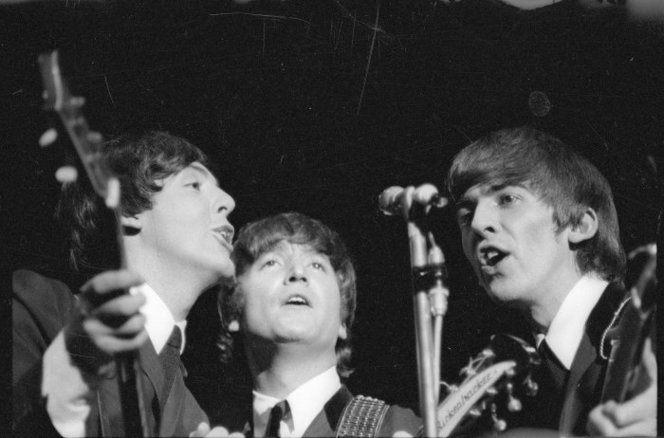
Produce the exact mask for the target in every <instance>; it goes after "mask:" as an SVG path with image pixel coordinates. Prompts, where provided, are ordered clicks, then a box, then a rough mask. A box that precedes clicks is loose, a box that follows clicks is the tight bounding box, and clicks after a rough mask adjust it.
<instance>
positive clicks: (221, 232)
mask: <svg viewBox="0 0 664 438" xmlns="http://www.w3.org/2000/svg"><path fill="white" fill-rule="evenodd" d="M214 231H215V232H216V233H217V234H218V235H219V236H220V237H221V238H222V239H224V240H225V241H226V242H228V243H231V239H232V235H231V233H230V232H229V231H228V230H226V229H225V228H217V229H216V230H214Z"/></svg>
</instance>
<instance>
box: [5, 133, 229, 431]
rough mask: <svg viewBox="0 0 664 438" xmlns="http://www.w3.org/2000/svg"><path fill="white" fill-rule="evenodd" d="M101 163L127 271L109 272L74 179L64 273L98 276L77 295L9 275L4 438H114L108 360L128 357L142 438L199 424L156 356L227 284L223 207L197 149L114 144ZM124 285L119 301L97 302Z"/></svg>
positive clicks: (26, 275)
mask: <svg viewBox="0 0 664 438" xmlns="http://www.w3.org/2000/svg"><path fill="white" fill-rule="evenodd" d="M102 155H103V157H104V159H105V161H106V163H107V165H108V167H109V168H110V169H111V171H112V172H113V173H114V174H115V176H117V178H118V179H119V181H120V185H121V200H120V205H121V212H122V216H121V226H122V230H123V232H122V236H121V239H122V245H123V246H124V248H125V256H126V263H127V267H128V270H121V271H109V270H110V269H115V268H117V264H114V263H115V262H116V261H117V259H118V257H117V255H115V254H113V253H114V250H115V248H114V245H113V244H112V243H108V242H112V241H113V240H112V239H111V240H108V239H107V240H104V239H103V238H102V237H101V236H103V234H104V231H108V230H103V229H102V228H104V223H105V222H104V220H102V219H101V218H102V217H103V214H102V212H103V210H105V207H104V205H103V201H102V200H100V199H97V196H96V195H95V194H94V192H93V191H92V190H91V188H90V189H89V190H87V189H84V188H82V186H83V184H82V182H81V183H76V184H72V185H70V186H68V187H65V189H64V192H65V193H64V196H63V199H62V201H61V205H60V213H61V215H64V216H65V217H68V219H67V220H66V222H65V224H66V226H68V228H69V231H70V238H69V241H70V242H69V243H70V245H69V246H70V251H69V252H70V255H71V257H72V262H73V265H74V266H75V268H76V269H78V270H79V271H82V272H86V273H93V272H96V273H99V272H101V271H106V272H103V273H101V274H98V275H96V276H94V277H93V278H92V279H91V280H89V281H88V282H87V283H86V284H85V285H84V286H83V287H82V288H81V293H80V294H74V293H72V292H71V291H70V289H69V288H68V287H67V286H65V285H64V284H63V283H60V282H58V281H55V280H52V279H49V278H46V277H43V276H41V275H39V274H37V273H35V272H32V271H26V270H21V271H17V272H15V273H14V276H13V406H14V407H13V409H14V412H13V431H14V433H15V435H16V436H46V435H50V434H53V435H54V434H55V431H57V433H59V434H60V435H64V436H72V437H82V436H102V435H103V436H121V435H124V433H125V431H124V429H123V422H122V415H121V414H122V412H121V406H120V404H121V402H120V400H119V396H118V383H117V380H116V379H115V378H114V376H115V370H114V362H113V360H112V355H113V354H115V353H119V352H122V351H130V350H138V352H139V357H140V366H141V370H140V372H139V373H137V374H139V376H137V377H138V379H140V381H141V383H142V385H141V386H142V387H143V389H144V391H145V393H144V394H143V396H144V397H143V398H144V402H145V410H146V412H145V413H146V417H147V422H148V426H149V430H150V434H151V435H158V436H182V435H184V436H187V435H188V434H189V433H190V432H191V431H193V430H196V428H197V427H198V425H199V424H200V423H203V422H205V423H206V422H207V416H206V415H205V413H204V412H203V411H202V409H201V408H200V406H199V405H198V403H197V402H196V401H195V400H194V398H193V396H192V394H191V393H190V392H189V390H188V389H187V388H186V387H185V385H184V380H183V370H182V369H181V368H180V367H179V366H170V367H169V366H167V365H166V362H167V359H165V357H166V356H168V355H167V354H166V352H167V351H170V350H173V351H175V353H174V357H175V359H171V362H173V361H174V363H176V365H177V362H179V353H180V352H181V351H182V349H183V346H184V342H183V339H184V328H185V325H186V317H187V314H188V313H189V311H190V309H191V308H192V306H193V305H194V302H195V301H196V300H197V298H198V297H199V296H200V295H201V294H202V293H203V291H205V290H206V289H208V288H210V287H211V286H213V285H215V284H217V283H218V282H220V281H224V280H227V279H230V278H232V277H233V275H234V266H233V263H232V261H231V259H230V253H231V250H232V247H231V241H232V236H233V227H232V226H231V224H230V223H229V222H228V215H229V214H230V213H231V212H232V211H233V209H234V208H235V202H234V200H233V198H231V197H230V196H229V195H228V194H227V193H226V192H224V191H223V190H222V189H221V188H220V187H219V185H218V182H217V179H216V178H215V177H214V176H213V175H212V173H211V172H210V170H209V169H208V164H207V159H206V157H205V155H204V154H203V152H202V151H200V150H199V149H198V148H197V147H195V146H194V145H192V144H191V143H189V142H188V141H186V140H184V139H182V138H179V137H176V136H173V135H170V134H168V133H165V132H148V133H144V134H142V135H127V136H123V137H120V138H118V139H116V140H113V141H110V142H108V143H106V144H105V145H104V146H103V148H102ZM90 276H92V275H90ZM126 288H131V293H130V294H123V295H120V296H118V297H115V298H113V299H110V300H108V299H106V298H105V296H109V295H107V294H109V293H111V292H113V291H116V290H118V289H126ZM148 340H149V342H147V341H148ZM51 424H52V426H53V427H51Z"/></svg>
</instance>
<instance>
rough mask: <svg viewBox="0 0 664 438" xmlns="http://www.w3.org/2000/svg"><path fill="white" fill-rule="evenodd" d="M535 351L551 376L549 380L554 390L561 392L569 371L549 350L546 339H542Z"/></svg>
mask: <svg viewBox="0 0 664 438" xmlns="http://www.w3.org/2000/svg"><path fill="white" fill-rule="evenodd" d="M537 351H538V353H539V355H540V357H541V358H542V366H544V367H546V369H548V371H549V377H550V378H551V382H552V383H553V386H554V388H555V390H556V392H558V393H562V392H563V391H564V389H565V383H567V376H568V375H569V371H568V370H567V369H566V368H565V366H564V365H563V364H562V363H561V362H560V360H559V359H558V357H557V356H556V355H555V353H554V352H553V351H552V350H551V347H549V344H547V342H546V339H544V340H542V342H541V343H540V345H539V347H538V349H537Z"/></svg>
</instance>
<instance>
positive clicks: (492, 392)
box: [486, 386, 498, 396]
mask: <svg viewBox="0 0 664 438" xmlns="http://www.w3.org/2000/svg"><path fill="white" fill-rule="evenodd" d="M486 393H487V394H488V395H492V396H493V395H497V394H498V390H497V389H496V388H494V387H493V386H492V387H491V388H487V390H486Z"/></svg>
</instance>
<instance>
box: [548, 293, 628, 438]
mask: <svg viewBox="0 0 664 438" xmlns="http://www.w3.org/2000/svg"><path fill="white" fill-rule="evenodd" d="M623 296H624V289H622V288H621V287H620V286H619V285H617V284H614V283H612V284H609V286H607V288H606V289H605V290H604V293H603V294H602V297H601V298H600V300H599V301H598V303H597V304H596V305H595V307H594V308H593V311H592V312H591V313H590V316H589V317H588V321H587V322H586V329H585V332H584V334H583V338H582V339H581V344H580V345H579V348H578V350H577V351H576V355H575V356H574V360H573V361H572V367H571V368H570V374H569V378H568V380H567V384H566V387H565V399H564V401H563V407H562V413H561V416H560V423H559V430H560V432H561V433H562V434H563V435H569V434H575V433H585V424H583V425H580V424H577V423H578V421H579V419H580V418H581V417H583V416H585V414H587V412H585V411H587V410H588V409H591V408H592V407H594V406H588V404H589V403H592V404H594V403H596V402H594V400H595V399H597V400H599V394H598V391H601V388H597V386H598V384H599V382H601V380H602V378H603V377H602V375H603V374H604V365H605V363H606V360H605V359H603V358H601V357H599V354H598V352H599V350H600V348H603V347H602V346H601V345H600V343H601V342H602V340H603V338H604V336H603V335H604V333H605V332H606V331H607V330H608V329H609V328H610V325H611V322H612V320H613V314H614V312H615V311H616V309H618V307H619V306H620V302H621V300H622V298H623Z"/></svg>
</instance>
